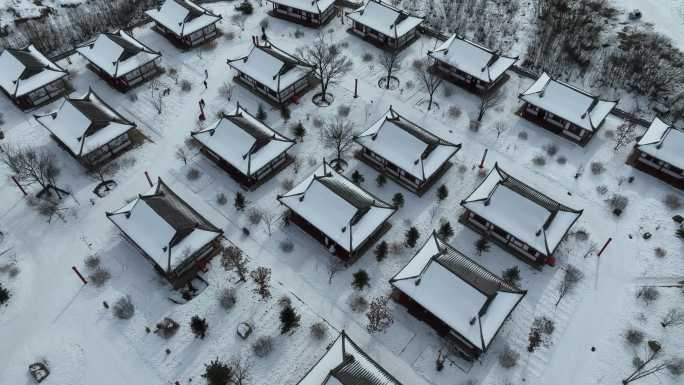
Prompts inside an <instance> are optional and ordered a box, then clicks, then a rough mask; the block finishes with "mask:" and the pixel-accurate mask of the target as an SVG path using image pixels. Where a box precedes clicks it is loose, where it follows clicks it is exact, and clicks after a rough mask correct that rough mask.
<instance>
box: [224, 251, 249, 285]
mask: <svg viewBox="0 0 684 385" xmlns="http://www.w3.org/2000/svg"><path fill="white" fill-rule="evenodd" d="M247 262H249V259H247V257H245V255H244V254H243V253H242V250H240V248H239V247H237V246H233V245H231V246H228V247H226V248H225V249H223V252H222V253H221V265H222V266H223V268H224V269H226V271H228V270H230V269H235V272H236V273H237V274H238V276H239V277H240V281H241V282H246V281H247V277H246V275H247Z"/></svg>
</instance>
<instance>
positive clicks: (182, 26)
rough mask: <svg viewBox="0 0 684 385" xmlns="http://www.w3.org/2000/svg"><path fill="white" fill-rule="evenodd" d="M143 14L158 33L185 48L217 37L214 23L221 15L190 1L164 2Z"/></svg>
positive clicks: (169, 0)
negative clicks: (152, 21)
mask: <svg viewBox="0 0 684 385" xmlns="http://www.w3.org/2000/svg"><path fill="white" fill-rule="evenodd" d="M145 13H146V14H147V16H149V17H150V18H151V19H152V20H154V23H155V24H156V27H157V30H158V31H160V32H161V33H163V34H164V35H166V36H167V37H168V38H169V39H171V41H173V42H175V43H176V44H178V45H180V46H182V47H185V48H192V47H195V46H197V45H200V44H202V43H204V42H205V41H207V40H211V39H214V38H215V37H217V36H218V30H217V29H216V23H218V22H219V20H221V15H217V14H215V13H213V12H211V11H210V10H208V9H206V8H204V7H201V6H199V5H197V4H195V3H193V2H192V1H190V0H166V1H164V3H163V4H162V5H161V6H160V7H159V8H156V9H151V10H149V11H146V12H145Z"/></svg>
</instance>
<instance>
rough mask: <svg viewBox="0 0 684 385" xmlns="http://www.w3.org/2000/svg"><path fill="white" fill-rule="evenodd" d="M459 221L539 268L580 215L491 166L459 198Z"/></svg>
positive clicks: (550, 260) (580, 212)
mask: <svg viewBox="0 0 684 385" xmlns="http://www.w3.org/2000/svg"><path fill="white" fill-rule="evenodd" d="M461 206H463V208H465V212H464V213H463V215H462V216H461V217H460V219H459V221H460V222H461V223H463V224H464V225H466V226H468V227H470V228H471V229H473V230H475V231H477V232H479V233H481V234H482V235H483V236H484V237H486V238H488V239H490V240H492V241H494V242H496V243H497V244H499V245H501V246H502V247H503V248H505V249H507V250H508V251H509V252H510V253H511V254H513V255H515V256H517V257H519V258H520V259H521V260H523V261H525V262H527V263H529V264H530V265H532V266H533V267H536V268H539V269H541V267H542V265H543V264H544V263H547V264H554V263H555V259H553V254H554V253H555V251H556V249H557V248H558V245H560V243H561V241H562V240H563V238H564V237H565V235H566V234H567V233H568V231H570V228H571V227H572V225H573V224H574V223H575V221H577V219H579V217H580V215H582V210H575V209H572V208H570V207H567V206H564V205H562V204H560V203H558V202H556V201H554V200H553V199H551V198H549V197H547V196H546V195H544V194H542V193H541V192H539V191H537V190H535V189H533V188H532V187H530V186H528V185H526V184H525V183H523V182H521V181H520V180H518V179H515V178H514V177H512V176H511V175H509V174H508V173H506V172H505V171H504V170H502V169H501V168H499V165H498V164H495V165H494V168H493V169H492V171H490V173H489V175H487V177H486V178H485V179H484V180H483V181H482V183H480V185H479V186H478V187H477V188H476V189H475V191H473V192H472V193H470V195H469V196H468V197H467V198H466V199H464V200H463V201H461Z"/></svg>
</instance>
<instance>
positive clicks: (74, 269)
mask: <svg viewBox="0 0 684 385" xmlns="http://www.w3.org/2000/svg"><path fill="white" fill-rule="evenodd" d="M71 270H73V271H74V273H76V275H78V278H80V279H81V281H82V282H83V284H84V285H87V284H88V281H86V279H85V278H83V276H82V275H81V272H79V271H78V269H77V268H76V266H71Z"/></svg>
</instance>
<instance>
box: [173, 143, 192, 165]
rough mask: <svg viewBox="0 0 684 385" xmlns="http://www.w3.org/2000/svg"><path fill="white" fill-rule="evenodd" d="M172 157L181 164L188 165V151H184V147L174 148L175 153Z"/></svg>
mask: <svg viewBox="0 0 684 385" xmlns="http://www.w3.org/2000/svg"><path fill="white" fill-rule="evenodd" d="M173 155H174V156H175V157H176V159H178V160H180V161H181V162H183V164H188V158H189V157H190V156H189V154H188V150H187V149H186V147H185V146H178V147H176V152H174V154H173Z"/></svg>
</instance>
